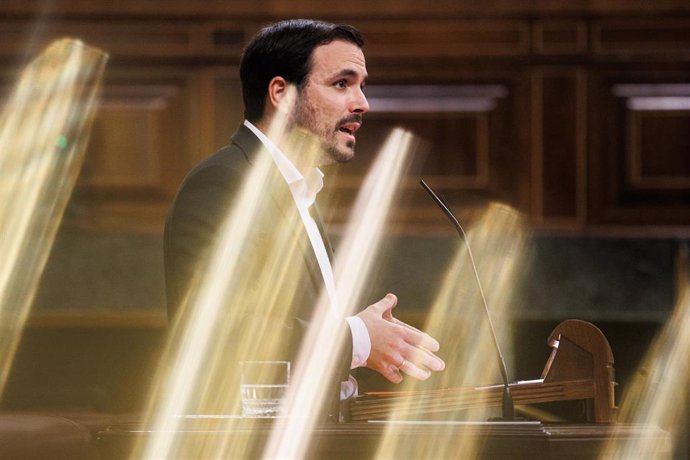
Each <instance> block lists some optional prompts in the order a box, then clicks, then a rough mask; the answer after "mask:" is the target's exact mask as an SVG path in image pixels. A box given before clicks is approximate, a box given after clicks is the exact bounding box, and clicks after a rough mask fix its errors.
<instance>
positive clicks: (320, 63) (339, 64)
mask: <svg viewBox="0 0 690 460" xmlns="http://www.w3.org/2000/svg"><path fill="white" fill-rule="evenodd" d="M345 71H347V72H350V73H352V72H354V73H355V74H356V75H357V76H358V77H360V78H361V79H366V77H367V68H366V61H365V59H364V53H363V52H362V49H361V48H360V47H359V46H357V45H356V44H354V43H350V42H347V41H344V40H334V41H332V42H330V43H327V44H325V45H320V46H317V47H316V48H315V49H314V52H313V53H312V65H311V71H310V76H312V77H323V78H327V77H329V76H335V75H338V74H341V73H343V72H345Z"/></svg>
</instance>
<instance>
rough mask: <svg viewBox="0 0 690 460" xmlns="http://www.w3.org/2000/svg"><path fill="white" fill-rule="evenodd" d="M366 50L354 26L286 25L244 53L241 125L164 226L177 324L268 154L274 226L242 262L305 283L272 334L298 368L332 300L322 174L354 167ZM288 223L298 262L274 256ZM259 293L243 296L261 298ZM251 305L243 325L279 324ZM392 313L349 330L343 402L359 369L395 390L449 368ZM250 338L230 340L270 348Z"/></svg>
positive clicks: (198, 171)
mask: <svg viewBox="0 0 690 460" xmlns="http://www.w3.org/2000/svg"><path fill="white" fill-rule="evenodd" d="M363 43H364V42H363V39H362V36H361V34H360V32H359V31H357V30H356V29H354V28H353V27H350V26H342V25H334V24H328V23H324V22H319V21H312V20H290V21H283V22H279V23H277V24H274V25H271V26H269V27H266V28H265V29H263V30H261V31H260V32H259V33H258V34H257V35H256V37H255V38H254V39H253V40H252V41H251V43H250V44H249V45H248V46H247V48H246V50H245V52H244V54H243V57H242V62H241V65H240V77H241V80H242V91H243V98H244V102H245V118H246V120H245V122H244V123H243V124H242V125H241V126H240V127H239V129H238V130H237V132H236V133H235V134H234V135H233V137H232V142H231V144H230V145H229V146H226V147H224V148H222V149H221V150H220V151H218V152H217V153H216V154H214V155H213V156H211V157H210V158H208V159H206V160H205V161H203V162H202V163H201V164H199V165H197V167H195V168H194V170H193V171H192V172H191V173H190V174H189V175H188V176H187V178H186V179H185V181H184V183H183V185H182V187H181V189H180V191H179V193H178V196H177V198H176V199H175V203H174V205H173V208H172V210H171V212H170V215H169V216H168V221H167V223H166V229H165V268H166V286H167V292H168V303H169V306H170V311H171V314H172V313H174V312H175V309H176V307H177V305H178V304H179V303H180V302H181V300H182V298H183V297H184V295H185V293H186V291H187V289H188V288H189V286H190V280H191V279H193V277H194V270H195V267H197V266H198V264H199V263H201V264H203V262H204V261H205V260H206V259H207V258H208V257H209V254H208V248H209V247H210V246H211V244H212V242H213V241H214V239H215V237H216V236H217V233H218V229H219V227H220V225H221V222H222V221H223V217H224V216H225V215H226V214H227V212H228V209H229V208H231V207H232V206H233V205H235V204H236V195H237V194H238V192H237V191H238V189H239V186H240V185H239V184H241V183H242V180H243V179H244V178H245V177H246V176H247V175H248V173H249V171H250V169H251V166H252V165H253V164H255V163H256V162H257V159H258V158H260V157H262V156H263V158H266V157H265V155H270V156H271V157H272V159H273V161H274V163H275V168H276V171H277V174H279V177H281V179H280V180H278V181H277V182H278V184H277V185H275V186H274V187H273V186H272V187H271V190H270V191H267V192H266V197H265V199H263V200H262V202H261V206H263V207H262V208H261V211H260V213H261V214H262V216H268V217H266V220H265V221H264V223H263V224H258V225H257V228H255V229H253V233H254V234H255V238H253V239H252V242H251V243H249V244H247V248H246V250H244V251H242V258H243V260H242V261H241V263H242V264H246V265H247V266H257V265H258V266H261V267H265V266H266V265H267V263H266V262H265V260H264V258H265V257H272V258H275V259H276V260H278V261H280V263H284V264H287V267H289V270H288V271H290V272H292V271H294V270H298V271H300V272H302V273H303V275H300V276H299V281H298V282H297V284H295V283H293V284H292V285H291V287H290V288H289V289H286V288H285V287H284V286H280V285H279V286H275V287H273V288H274V289H278V290H279V291H278V292H282V291H281V289H286V290H290V291H291V292H293V293H294V294H295V295H290V296H286V297H289V299H288V298H286V300H285V301H286V302H288V303H289V304H290V305H289V306H287V307H286V308H287V311H289V312H290V314H289V318H288V320H287V321H286V320H284V319H278V320H276V321H274V323H276V324H273V325H272V327H273V326H275V329H272V330H273V332H272V333H271V334H275V335H286V336H289V337H290V338H289V339H286V341H285V343H286V345H285V350H286V357H287V359H294V356H295V353H296V348H297V347H298V346H299V340H300V338H301V337H303V335H304V330H305V328H306V327H309V320H310V318H311V313H312V310H313V308H314V306H315V305H316V303H317V301H318V298H319V293H320V292H321V290H322V288H323V287H325V289H326V291H327V292H329V293H330V294H331V296H332V295H333V294H332V293H333V292H334V291H335V286H334V281H333V273H332V267H331V264H330V260H329V256H330V253H329V249H330V246H329V245H328V242H327V241H326V238H325V234H324V233H323V231H322V229H321V226H320V219H319V217H318V215H316V216H315V217H313V216H312V214H314V213H313V211H314V205H313V202H314V198H315V195H316V193H317V192H318V190H319V189H320V187H321V185H322V177H323V176H322V174H321V172H320V171H319V170H318V169H316V168H317V166H320V165H324V164H329V163H334V162H346V161H349V160H351V159H352V158H353V157H354V152H355V143H356V132H357V130H358V129H359V127H360V126H361V124H362V119H363V115H364V114H365V113H366V112H367V111H368V109H369V105H368V103H367V100H366V97H365V96H364V93H363V88H364V85H365V82H366V79H367V70H366V64H365V59H364V55H363V53H362V49H361V48H362V46H363ZM292 87H296V88H297V94H296V100H295V103H294V109H292V110H291V113H289V114H287V116H288V129H287V131H286V134H285V135H273V138H269V137H268V136H270V135H271V134H270V133H271V130H270V127H271V121H272V120H274V119H275V118H276V117H277V116H279V115H280V112H281V110H285V109H283V108H282V107H285V101H286V99H287V98H289V97H290V94H291V92H290V88H292ZM300 132H306V133H309V134H310V135H313V136H315V137H316V139H318V143H319V149H318V151H319V154H318V155H316V157H310V156H308V155H306V154H305V152H304V151H302V150H300V149H296V148H294V142H293V141H291V139H292V140H294V138H295V137H297V138H300V136H299V133H300ZM295 134H297V135H296V136H295ZM286 196H287V197H289V198H288V199H287V201H286V200H285V199H284V197H286ZM285 216H290V217H291V218H293V219H297V222H299V225H298V227H299V229H298V231H297V232H298V233H299V236H298V238H299V239H300V241H301V242H302V243H300V244H301V245H299V248H300V250H299V251H287V250H281V249H275V248H279V246H277V245H276V243H275V241H276V240H278V239H280V238H279V236H277V234H278V233H280V232H283V231H284V230H283V229H284V225H283V224H281V223H279V222H284V221H285V218H286V217H285ZM280 219H283V220H280ZM266 248H272V249H271V250H267V249H266ZM276 252H278V253H279V254H276ZM281 252H289V254H282V253H281ZM250 254H251V255H250ZM256 254H261V257H257V256H256ZM267 254H270V255H267ZM259 259H260V262H257V260H259ZM250 277H252V278H255V277H253V275H252V276H250ZM262 279H263V278H262ZM271 284H272V282H271ZM272 286H273V285H272ZM255 288H256V286H254V287H252V288H250V289H249V290H248V291H247V292H255V291H256V290H257V289H255ZM258 288H259V289H265V288H266V286H258ZM249 303H250V304H251V305H249V306H245V307H242V308H247V310H250V311H248V313H247V316H248V317H249V316H251V317H252V318H254V317H257V316H258V317H262V316H263V317H271V316H272V314H273V313H272V312H268V311H264V310H262V309H263V308H264V307H265V306H264V303H263V302H249ZM396 303H397V298H396V297H395V296H394V295H393V294H388V295H386V296H385V297H384V298H383V299H381V300H380V301H378V302H376V303H375V304H373V305H370V306H369V307H367V308H365V309H364V310H363V311H361V312H360V313H358V314H357V315H355V316H353V317H349V318H347V319H346V321H344V322H343V327H347V328H348V329H349V333H347V334H346V335H347V337H348V345H349V346H348V347H346V349H347V351H346V353H345V355H343V356H340V357H337V360H338V363H339V368H340V369H342V372H341V373H340V375H341V377H340V380H341V381H345V382H343V385H342V387H341V397H342V398H344V397H348V396H350V395H352V394H353V393H354V391H356V386H355V385H354V384H353V382H352V380H351V379H348V377H347V374H348V372H349V370H350V369H353V368H355V367H362V366H366V367H368V368H370V369H373V370H375V371H377V372H379V373H380V374H382V375H383V376H384V377H385V378H387V379H388V380H390V381H391V382H394V383H399V382H400V381H401V380H402V378H403V374H407V375H410V376H412V377H415V378H418V379H426V378H428V377H429V376H430V374H431V371H440V370H442V369H443V367H444V363H443V361H442V360H441V359H440V358H438V357H436V356H435V355H434V354H433V352H435V351H437V350H438V348H439V345H438V342H436V340H434V339H433V338H431V337H430V336H428V335H426V334H424V333H422V332H420V331H418V330H416V329H414V328H412V327H410V326H407V325H405V324H404V323H402V322H400V321H398V320H397V319H394V318H393V316H392V313H391V311H392V309H393V308H394V307H395V305H396ZM231 308H237V307H231ZM293 322H294V324H291V323H293ZM244 330H246V329H245V328H237V330H236V331H235V332H234V333H233V334H237V335H238V336H239V337H236V339H237V340H238V341H239V340H254V341H256V342H259V341H261V340H264V339H265V338H264V337H241V336H242V333H243V331H244ZM266 334H267V333H266Z"/></svg>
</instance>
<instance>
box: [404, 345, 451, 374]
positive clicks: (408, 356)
mask: <svg viewBox="0 0 690 460" xmlns="http://www.w3.org/2000/svg"><path fill="white" fill-rule="evenodd" d="M403 356H404V357H405V360H406V361H408V362H410V363H412V364H414V365H415V366H416V367H418V368H420V369H423V370H432V371H435V372H439V371H442V370H443V369H444V368H445V367H446V363H444V362H443V360H442V359H441V358H439V357H438V356H436V355H434V354H433V353H431V352H430V351H428V350H425V349H423V348H417V347H408V349H407V350H406V351H405V352H404V354H403ZM401 367H402V366H401Z"/></svg>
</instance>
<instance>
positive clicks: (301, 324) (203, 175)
mask: <svg viewBox="0 0 690 460" xmlns="http://www.w3.org/2000/svg"><path fill="white" fill-rule="evenodd" d="M260 155H270V153H268V152H267V151H266V149H265V148H264V146H263V144H262V143H261V142H260V141H259V139H258V138H257V137H256V136H255V135H254V133H252V132H251V131H250V130H249V129H248V128H247V127H246V126H244V125H242V126H240V128H239V129H238V130H237V132H236V133H235V134H234V135H233V136H232V141H231V143H230V144H229V145H227V146H225V147H223V148H222V149H220V150H219V151H218V152H216V153H215V154H213V155H212V156H210V157H209V158H207V159H206V160H204V161H202V162H201V163H199V164H198V165H197V166H196V167H194V169H192V171H191V172H190V173H189V174H188V175H187V177H186V178H185V179H184V181H183V183H182V185H181V187H180V190H179V191H178V193H177V196H176V198H175V201H174V203H173V206H172V208H171V210H170V212H169V214H168V218H167V221H166V225H165V240H164V256H165V281H166V291H167V300H168V312H169V318H170V319H171V320H172V318H173V316H174V315H175V314H176V313H177V310H178V306H179V305H180V302H181V301H182V297H183V295H184V293H185V292H186V290H187V287H188V286H189V284H190V282H191V280H192V278H193V276H194V270H195V267H196V266H197V264H198V263H201V264H203V263H204V261H206V260H207V258H208V256H209V248H210V247H211V245H212V243H213V241H214V240H215V238H216V236H217V233H218V230H219V227H220V225H221V223H222V219H223V217H224V216H225V214H226V213H227V211H228V209H231V207H232V205H233V203H234V200H235V199H236V195H237V192H238V190H239V189H240V187H241V185H242V180H243V179H244V178H245V177H246V176H247V174H248V173H249V171H250V169H251V166H252V165H253V164H255V163H256V160H257V159H258V158H259V156H260ZM274 169H275V172H276V174H279V172H278V170H277V168H275V167H274ZM274 183H275V185H274V186H272V187H270V189H269V190H266V191H265V194H264V196H263V197H262V200H261V201H262V202H261V214H262V218H261V219H260V220H261V221H260V223H259V224H258V225H257V226H256V228H254V227H252V230H251V237H250V241H249V242H248V243H247V247H246V248H243V251H242V256H241V257H242V260H241V263H242V264H246V265H247V267H249V266H250V265H255V263H256V260H255V259H254V254H255V253H257V252H259V251H260V250H265V249H266V248H270V247H271V245H272V244H273V243H274V240H275V239H277V238H278V236H277V235H278V233H279V231H280V230H281V229H282V227H281V222H286V221H288V220H290V219H299V217H298V216H299V213H298V211H297V208H296V207H295V205H294V201H293V200H292V195H291V193H290V189H289V187H288V185H287V184H286V183H285V181H283V180H277V181H274ZM318 220H319V219H318V218H317V221H318ZM293 222H294V220H293ZM317 223H319V225H320V222H317ZM291 227H292V228H293V229H294V230H292V231H295V232H299V234H297V235H295V236H296V238H297V240H298V241H299V244H298V249H297V250H296V251H293V252H292V253H291V254H278V255H277V257H278V258H280V259H281V260H284V259H285V258H287V259H288V262H289V264H290V265H289V266H290V267H294V268H296V269H299V270H300V271H301V272H302V276H301V277H300V279H299V286H298V289H297V290H296V293H297V294H298V295H296V296H294V299H293V300H292V301H291V302H290V305H287V306H286V308H288V309H289V312H290V314H289V316H288V318H289V319H288V320H280V321H278V323H280V324H274V325H273V329H272V331H271V334H281V335H283V336H285V337H286V341H285V343H286V344H287V345H286V349H285V353H286V356H284V357H281V358H286V359H293V358H294V356H295V353H296V352H297V348H298V347H299V343H300V341H301V339H302V337H303V336H304V333H305V330H306V327H308V325H309V322H310V318H311V313H312V308H313V306H314V304H315V303H316V300H317V299H318V296H319V294H320V291H321V288H322V285H323V279H322V276H321V272H320V270H319V266H318V262H317V260H316V255H315V254H314V251H313V249H312V248H311V244H310V243H309V240H308V236H307V234H306V231H305V230H304V228H303V226H302V225H299V226H295V225H293V226H291ZM322 234H323V232H322ZM326 246H327V248H328V247H330V246H329V244H328V242H326ZM268 287H269V288H273V286H268ZM256 288H257V289H265V288H266V286H256ZM276 288H277V289H280V288H279V287H276ZM288 297H290V298H293V296H288ZM231 304H232V305H235V302H231ZM228 308H232V307H231V306H228ZM247 313H248V315H247V318H249V319H248V320H251V318H262V319H266V318H265V315H270V313H268V312H263V311H261V306H260V305H256V306H253V307H252V311H251V312H247ZM343 327H347V324H346V322H345V321H343ZM234 335H235V337H236V339H237V340H256V339H257V338H247V337H243V336H242V330H238V331H236V332H235V333H234ZM345 336H346V337H347V340H348V343H347V346H345V347H344V351H343V354H342V355H341V356H340V357H338V358H337V360H338V361H339V371H340V372H339V373H340V375H339V376H338V379H342V380H346V379H347V375H348V373H349V366H350V361H351V358H352V339H351V335H350V334H349V332H348V333H347V334H345ZM334 385H335V382H334ZM335 390H338V391H339V385H338V386H337V388H334V391H335Z"/></svg>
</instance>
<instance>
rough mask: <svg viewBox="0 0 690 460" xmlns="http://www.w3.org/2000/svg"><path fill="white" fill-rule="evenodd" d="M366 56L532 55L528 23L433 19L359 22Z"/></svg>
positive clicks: (358, 25)
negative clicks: (365, 41) (364, 38)
mask: <svg viewBox="0 0 690 460" xmlns="http://www.w3.org/2000/svg"><path fill="white" fill-rule="evenodd" d="M356 25H357V27H359V28H360V29H361V30H362V32H363V33H364V34H365V36H366V39H367V48H366V49H367V55H369V56H371V57H377V58H378V57H382V58H403V57H423V58H425V59H433V58H447V57H459V56H476V55H483V56H516V55H525V54H528V53H529V49H530V36H529V35H530V32H529V31H530V29H529V25H528V23H527V22H526V21H515V20H457V19H453V20H434V21H414V20H413V21H410V20H406V21H396V20H391V21H383V22H382V21H376V22H368V21H358V22H357V24H356Z"/></svg>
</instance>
